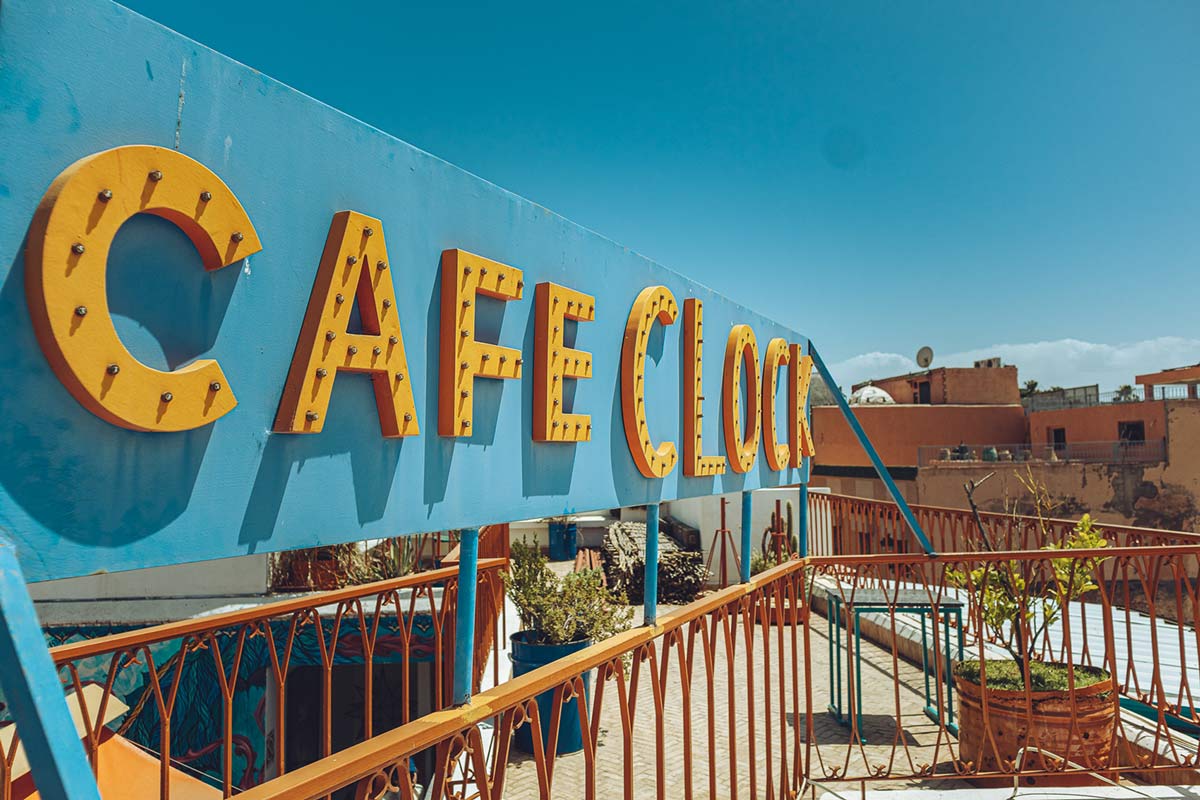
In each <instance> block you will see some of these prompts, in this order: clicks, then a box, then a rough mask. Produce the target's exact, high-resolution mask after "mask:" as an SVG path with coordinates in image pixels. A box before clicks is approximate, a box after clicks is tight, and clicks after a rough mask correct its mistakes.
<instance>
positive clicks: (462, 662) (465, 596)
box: [453, 528, 479, 706]
mask: <svg viewBox="0 0 1200 800" xmlns="http://www.w3.org/2000/svg"><path fill="white" fill-rule="evenodd" d="M478 581H479V529H478V528H464V529H463V530H462V533H461V535H460V536H459V540H458V608H457V609H456V613H455V618H454V620H455V621H454V701H453V702H454V705H456V706H461V705H463V704H464V703H469V702H470V701H471V683H472V676H473V674H474V666H475V585H476V584H477V583H478Z"/></svg>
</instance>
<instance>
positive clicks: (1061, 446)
mask: <svg viewBox="0 0 1200 800" xmlns="http://www.w3.org/2000/svg"><path fill="white" fill-rule="evenodd" d="M1049 439H1050V444H1052V445H1054V449H1055V450H1058V451H1060V452H1061V451H1063V450H1066V449H1067V429H1066V428H1051V429H1050V436H1049Z"/></svg>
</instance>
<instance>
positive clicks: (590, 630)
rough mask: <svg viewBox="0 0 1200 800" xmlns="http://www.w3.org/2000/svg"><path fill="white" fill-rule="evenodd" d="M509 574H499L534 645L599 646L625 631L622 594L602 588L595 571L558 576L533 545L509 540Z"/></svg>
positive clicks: (628, 612) (627, 616)
mask: <svg viewBox="0 0 1200 800" xmlns="http://www.w3.org/2000/svg"><path fill="white" fill-rule="evenodd" d="M510 559H511V560H510V562H509V570H508V572H505V573H503V579H504V587H505V589H506V590H507V591H508V598H509V599H510V600H512V602H513V605H515V606H516V607H517V613H518V614H519V615H520V617H521V627H522V628H523V629H524V630H528V631H532V632H533V634H534V638H533V643H534V644H567V643H569V642H578V641H581V640H584V639H589V640H591V641H593V642H598V641H600V640H602V639H607V638H608V637H610V636H612V635H614V634H616V633H619V632H621V631H623V630H626V629H627V628H628V627H629V623H630V621H631V620H632V619H633V609H632V608H631V607H629V606H628V605H626V602H625V596H624V595H622V594H620V593H618V592H614V591H611V590H610V589H608V588H607V587H605V585H604V575H603V573H602V572H601V571H600V570H598V569H585V570H579V571H578V572H571V573H568V574H567V575H566V576H564V577H562V578H560V577H558V575H555V574H554V572H553V571H552V570H551V569H550V567H549V559H547V558H546V557H545V556H543V555H542V554H541V552H539V551H538V549H537V548H536V547H533V546H530V545H528V544H525V543H523V542H514V543H513V545H512V553H511V556H510Z"/></svg>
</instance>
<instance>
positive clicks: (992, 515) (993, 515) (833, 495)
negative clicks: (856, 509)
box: [808, 492, 1200, 552]
mask: <svg viewBox="0 0 1200 800" xmlns="http://www.w3.org/2000/svg"><path fill="white" fill-rule="evenodd" d="M808 497H809V500H810V501H811V500H813V498H817V499H818V502H819V501H820V499H822V498H829V499H834V500H838V501H848V502H852V503H865V504H871V505H878V506H894V505H895V504H894V503H892V502H891V501H890V500H878V499H876V498H873V497H854V496H853V495H847V494H838V493H837V492H826V493H821V494H816V493H811V494H809V496H808ZM912 509H913V511H914V512H922V511H924V512H930V513H945V514H955V515H962V516H967V517H970V516H971V512H970V511H969V510H968V509H965V508H952V507H950V506H935V505H928V504H925V503H914V504H912ZM979 515H980V516H981V517H984V518H988V519H997V518H999V519H1013V518H1014V516H1015V517H1016V518H1017V519H1020V520H1022V521H1028V522H1036V521H1037V519H1038V518H1037V517H1032V516H1029V515H1025V514H1017V515H1013V514H1008V513H1005V512H1003V511H980V512H979ZM1042 520H1043V521H1044V522H1046V523H1047V524H1051V525H1075V524H1076V523H1077V522H1078V521H1079V520H1074V519H1064V518H1062V517H1043V518H1042ZM1096 526H1097V527H1099V528H1102V529H1104V530H1119V531H1126V532H1129V533H1138V534H1151V535H1154V536H1163V535H1167V536H1178V537H1181V538H1184V539H1195V540H1197V541H1200V533H1196V532H1193V531H1174V530H1163V529H1161V528H1142V527H1138V526H1136V525H1125V524H1123V523H1120V522H1104V521H1102V520H1096ZM1072 552H1074V551H1072Z"/></svg>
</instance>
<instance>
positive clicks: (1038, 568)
mask: <svg viewBox="0 0 1200 800" xmlns="http://www.w3.org/2000/svg"><path fill="white" fill-rule="evenodd" d="M988 477H991V476H990V475H988V476H986V477H985V478H984V480H986V479H987V478H988ZM1018 478H1019V479H1020V480H1021V481H1022V483H1023V484H1024V485H1025V486H1026V488H1027V489H1029V490H1030V491H1031V493H1032V494H1033V499H1034V506H1035V508H1036V510H1037V520H1038V524H1039V526H1040V529H1041V531H1042V534H1043V538H1044V539H1048V538H1049V535H1048V531H1047V529H1046V525H1045V517H1044V515H1043V510H1044V509H1045V508H1047V507H1048V501H1049V495H1048V493H1047V492H1046V490H1045V488H1044V487H1042V486H1040V485H1038V484H1037V483H1036V481H1035V480H1034V479H1033V477H1032V473H1030V476H1029V478H1028V479H1026V478H1024V477H1022V476H1020V475H1018ZM982 482H983V481H980V482H979V483H982ZM978 485H979V484H978V483H975V482H968V483H967V486H966V488H967V497H968V500H969V502H970V505H971V510H972V512H973V514H974V516H975V523H976V526H977V527H978V529H979V535H980V542H981V544H982V545H983V547H984V548H985V549H986V550H988V551H992V552H994V551H995V550H996V548H995V546H994V544H993V542H992V539H991V536H990V534H989V532H988V530H987V529H986V528H985V527H984V525H983V522H982V520H981V519H980V515H979V509H978V507H977V506H976V505H975V500H974V489H975V488H976V487H977V486H978ZM1107 546H1108V542H1107V540H1106V539H1104V538H1103V537H1102V535H1101V530H1100V528H1098V527H1097V526H1096V524H1095V522H1094V521H1093V520H1092V518H1091V516H1090V515H1088V514H1084V515H1083V516H1082V517H1081V518H1080V519H1079V521H1078V522H1077V523H1076V525H1075V528H1074V530H1073V531H1072V532H1071V534H1070V535H1069V536H1068V537H1067V538H1066V539H1064V540H1063V541H1061V542H1050V543H1048V544H1046V545H1045V546H1044V547H1043V548H1042V549H1043V550H1053V551H1063V552H1064V556H1063V557H1061V558H1049V559H1047V560H1046V561H1044V562H1036V561H1024V562H1020V561H992V562H989V563H986V564H983V565H981V566H979V567H978V568H976V569H973V570H971V571H970V572H969V573H963V572H956V571H949V572H948V574H947V577H948V579H949V581H950V583H951V585H953V586H956V587H958V588H963V589H967V590H968V591H969V592H970V593H971V594H972V595H973V597H974V600H975V603H976V604H977V606H978V608H979V612H980V617H981V620H982V623H983V627H984V629H985V631H984V632H986V633H987V634H989V638H990V639H991V640H992V641H995V642H997V643H998V644H999V645H1000V646H1001V647H1003V648H1004V649H1005V650H1006V651H1007V653H1008V656H1009V658H1008V659H985V660H984V661H983V662H980V661H978V660H964V661H962V662H960V663H959V664H958V665H957V666H956V667H955V669H954V683H955V686H956V688H957V690H958V695H959V707H960V709H961V717H960V720H959V740H958V744H959V759H960V760H961V761H963V762H970V763H972V764H973V765H974V769H975V770H976V771H978V772H981V773H986V772H1000V771H1013V770H1015V769H1018V768H1019V767H1020V765H1021V763H1022V762H1023V760H1024V759H1023V757H1022V756H1023V754H1024V753H1025V752H1026V750H1027V749H1033V748H1036V749H1037V752H1038V754H1040V755H1041V757H1042V759H1043V761H1042V762H1041V763H1043V764H1046V765H1047V767H1048V768H1050V769H1058V768H1059V767H1065V766H1067V765H1066V764H1064V763H1063V761H1062V758H1063V757H1064V756H1065V754H1067V753H1068V752H1069V753H1070V756H1069V758H1070V760H1071V761H1072V762H1074V763H1076V764H1083V765H1084V766H1086V767H1089V768H1092V769H1095V770H1102V769H1103V768H1104V767H1105V766H1106V765H1108V763H1109V759H1110V755H1111V753H1112V750H1113V745H1114V738H1115V730H1116V714H1117V711H1116V703H1115V701H1114V697H1115V693H1116V691H1117V688H1116V682H1115V681H1114V679H1113V677H1112V676H1111V675H1110V674H1109V673H1108V672H1106V671H1105V670H1102V669H1099V668H1095V667H1085V666H1081V665H1075V664H1064V663H1057V662H1046V661H1041V660H1038V659H1037V658H1035V656H1034V653H1033V645H1034V643H1036V642H1039V641H1041V638H1042V636H1043V635H1044V634H1045V633H1046V631H1047V630H1049V629H1051V628H1052V627H1053V626H1054V625H1055V624H1056V623H1057V622H1059V621H1060V620H1061V619H1062V615H1063V611H1064V609H1066V608H1067V606H1068V604H1069V603H1072V602H1074V601H1077V600H1079V599H1081V598H1082V597H1083V596H1084V595H1086V594H1087V593H1088V592H1091V591H1094V590H1096V589H1098V588H1099V586H1098V585H1097V584H1096V583H1095V576H1096V574H1097V570H1098V568H1099V567H1100V565H1101V564H1102V563H1103V562H1104V561H1105V558H1103V557H1098V556H1090V557H1086V558H1079V557H1071V556H1070V555H1066V553H1069V551H1071V550H1095V549H1101V548H1105V547H1107ZM985 706H986V708H987V719H986V724H985V719H984V708H985ZM1031 755H1033V753H1031ZM1055 756H1059V758H1055ZM1057 782H1062V781H1061V779H1058V780H1057Z"/></svg>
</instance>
